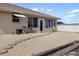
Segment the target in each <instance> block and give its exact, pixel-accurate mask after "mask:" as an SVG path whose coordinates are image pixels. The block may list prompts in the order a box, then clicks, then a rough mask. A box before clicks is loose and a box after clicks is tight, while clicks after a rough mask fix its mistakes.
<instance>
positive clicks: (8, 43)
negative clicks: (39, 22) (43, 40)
mask: <svg viewBox="0 0 79 59" xmlns="http://www.w3.org/2000/svg"><path fill="white" fill-rule="evenodd" d="M47 34H49V33H29V34H22V35H16V34H14V35H12V34H8V35H0V55H1V54H4V53H6V52H8V50H9V49H12V48H13V47H14V46H16V45H18V44H20V43H22V42H23V41H26V40H30V39H32V38H36V37H41V36H44V35H47Z"/></svg>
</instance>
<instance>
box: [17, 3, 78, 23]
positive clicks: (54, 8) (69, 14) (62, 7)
mask: <svg viewBox="0 0 79 59" xmlns="http://www.w3.org/2000/svg"><path fill="white" fill-rule="evenodd" d="M15 5H18V6H22V7H25V8H29V9H32V10H34V11H39V12H42V13H46V14H49V15H52V16H57V17H59V18H61V20H59V21H62V22H64V23H79V3H16V4H15Z"/></svg>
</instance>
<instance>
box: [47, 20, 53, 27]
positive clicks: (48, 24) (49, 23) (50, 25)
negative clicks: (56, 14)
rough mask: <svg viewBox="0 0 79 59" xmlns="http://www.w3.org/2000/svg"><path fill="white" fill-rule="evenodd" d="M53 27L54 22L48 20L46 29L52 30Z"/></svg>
mask: <svg viewBox="0 0 79 59" xmlns="http://www.w3.org/2000/svg"><path fill="white" fill-rule="evenodd" d="M52 27H53V20H49V19H48V20H46V28H52Z"/></svg>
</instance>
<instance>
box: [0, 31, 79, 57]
mask: <svg viewBox="0 0 79 59" xmlns="http://www.w3.org/2000/svg"><path fill="white" fill-rule="evenodd" d="M33 35H34V34H33ZM30 36H31V35H30ZM1 37H2V36H1ZM3 37H4V36H3ZM12 37H13V36H12ZM25 37H26V35H25V36H24V35H23V37H20V36H17V37H16V36H15V37H13V38H14V40H16V39H17V40H19V39H21V38H25ZM27 37H28V36H27ZM5 38H6V39H5ZM5 38H4V40H2V39H1V38H0V39H1V40H2V42H4V43H5V41H7V42H10V41H12V42H13V41H14V40H13V39H10V41H9V38H10V37H8V38H7V36H6V37H5ZM15 38H16V39H15ZM7 39H8V40H7ZM74 40H79V33H70V32H55V33H52V34H49V35H46V36H42V37H37V38H33V39H32V40H27V41H24V42H22V43H19V44H18V45H16V46H15V47H14V48H12V49H10V50H9V51H8V52H7V53H5V54H1V55H3V56H4V55H6V56H29V55H32V54H35V53H39V52H41V51H44V50H48V49H51V48H55V47H58V46H61V45H63V44H67V43H69V42H72V41H74ZM0 42H1V41H0ZM0 44H3V43H0ZM3 45H4V44H3Z"/></svg>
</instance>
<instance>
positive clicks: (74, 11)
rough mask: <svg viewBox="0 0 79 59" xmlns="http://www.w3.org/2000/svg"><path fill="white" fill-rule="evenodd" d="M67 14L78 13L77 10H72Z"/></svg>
mask: <svg viewBox="0 0 79 59" xmlns="http://www.w3.org/2000/svg"><path fill="white" fill-rule="evenodd" d="M69 13H79V9H73V10H72V11H70V12H69Z"/></svg>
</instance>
